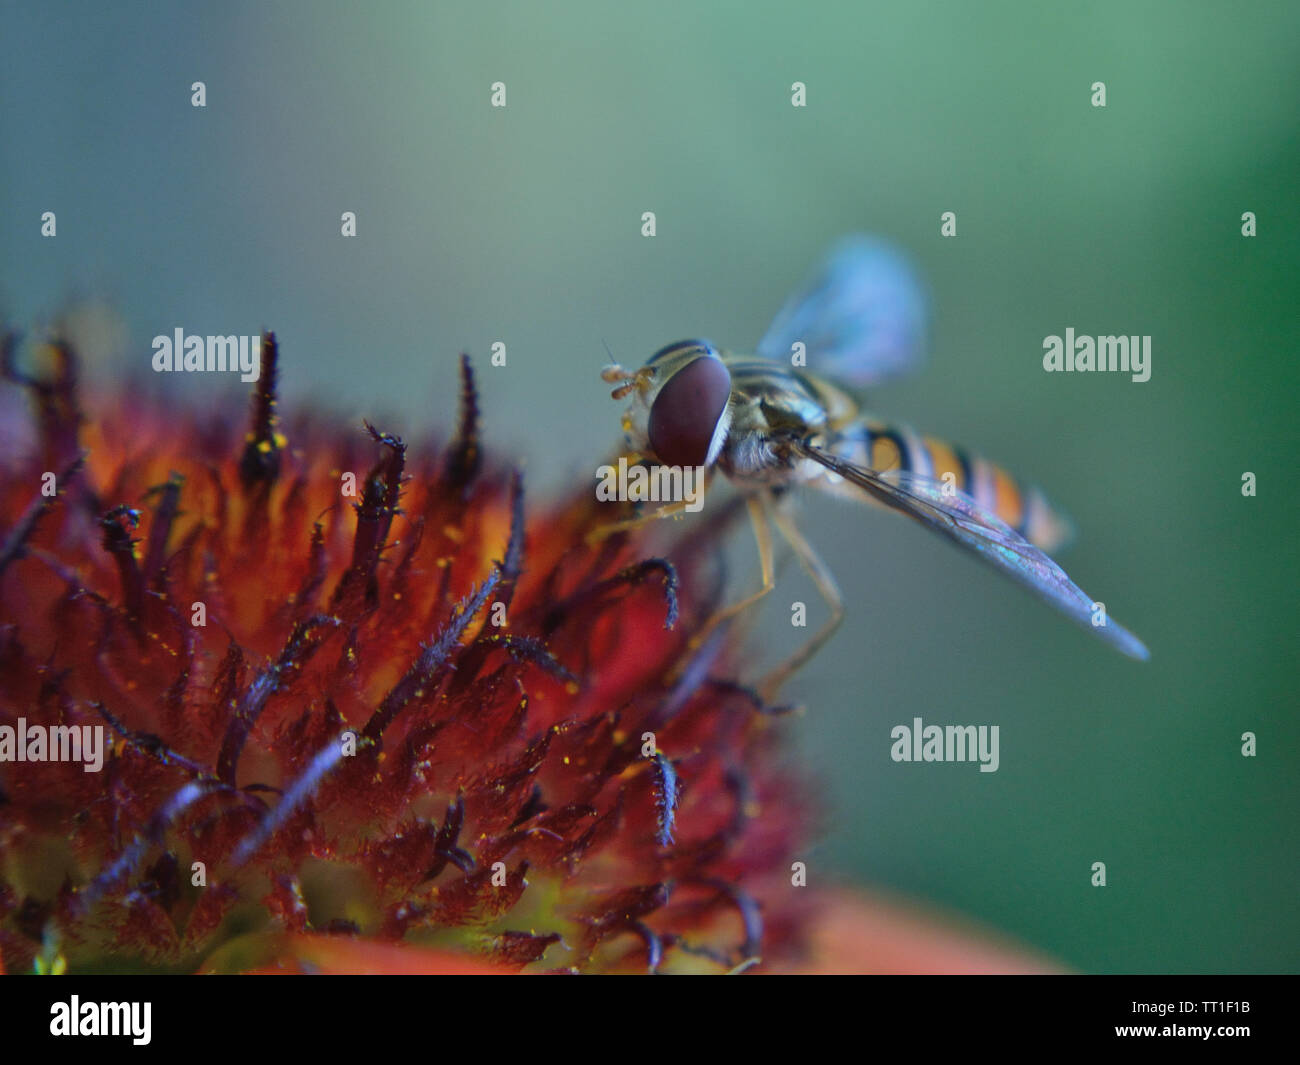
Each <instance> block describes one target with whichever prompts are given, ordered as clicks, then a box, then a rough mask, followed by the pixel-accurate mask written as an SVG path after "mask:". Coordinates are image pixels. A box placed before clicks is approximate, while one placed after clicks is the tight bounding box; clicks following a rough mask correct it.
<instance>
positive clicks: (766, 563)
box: [690, 492, 776, 649]
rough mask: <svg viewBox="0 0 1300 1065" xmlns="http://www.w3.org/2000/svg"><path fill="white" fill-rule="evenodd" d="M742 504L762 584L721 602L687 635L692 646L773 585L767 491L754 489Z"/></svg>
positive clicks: (757, 598)
mask: <svg viewBox="0 0 1300 1065" xmlns="http://www.w3.org/2000/svg"><path fill="white" fill-rule="evenodd" d="M745 505H746V506H747V507H748V508H749V521H750V524H751V525H753V526H754V541H755V542H756V543H757V544H758V565H759V568H760V569H761V570H762V574H763V586H762V587H761V588H759V590H758V591H756V592H755V593H754V594H753V595H748V596H746V597H745V598H744V599H742V600H740V601H739V602H737V603H732V604H731V605H730V606H725V607H723V608H722V609H721V610H718V611H716V612H715V613H714V615H713V616H712V617H711V618H709V620H708V621H706V622H705V623H704V625H703V627H702V628H701V629H700V631H699V632H697V633H696V634H695V635H694V636H693V637H692V638H691V642H690V647H691V648H692V649H694V648H696V647H699V646H700V645H701V644H703V643H704V641H705V640H707V639H708V638H709V636H710V635H712V633H713V630H714V629H716V628H717V627H718V626H719V625H721V624H722V623H723V622H724V621H727V620H729V619H730V618H734V617H735V616H736V615H737V614H739V613H741V612H742V611H744V610H746V609H747V608H749V607H751V606H753V605H754V604H755V603H757V602H758V601H759V600H760V599H762V598H763V596H765V595H767V593H768V592H770V591H771V590H772V589H773V588H775V587H776V567H775V566H774V565H773V557H774V556H773V553H772V530H771V529H769V528H768V525H767V518H768V514H769V513H770V512H771V510H772V508H771V507H770V506H769V505H768V495H767V493H766V492H758V493H755V494H753V495H750V496H747V497H746V499H745Z"/></svg>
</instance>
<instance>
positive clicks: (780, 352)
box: [758, 236, 926, 388]
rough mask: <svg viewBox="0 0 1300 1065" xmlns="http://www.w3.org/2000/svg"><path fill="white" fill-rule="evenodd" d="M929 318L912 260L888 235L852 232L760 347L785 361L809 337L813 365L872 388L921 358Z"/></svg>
mask: <svg viewBox="0 0 1300 1065" xmlns="http://www.w3.org/2000/svg"><path fill="white" fill-rule="evenodd" d="M925 319H926V300H925V295H924V293H923V291H922V288H921V284H920V281H919V280H918V278H917V275H916V273H915V271H914V270H913V269H912V266H911V264H910V263H909V262H908V261H907V260H906V259H905V258H904V257H903V256H902V255H901V254H900V253H899V252H898V251H896V250H895V249H894V248H892V247H891V246H890V245H888V244H886V243H884V242H883V241H880V240H876V239H873V238H871V237H865V236H852V237H847V238H845V239H844V240H842V241H841V242H840V243H839V244H837V245H836V246H835V247H834V248H832V249H831V252H830V254H829V255H828V256H827V257H826V259H825V261H824V262H823V263H822V264H821V266H820V267H819V268H818V270H817V272H816V273H815V274H814V275H813V276H812V277H811V278H810V279H809V280H808V282H807V284H806V285H805V286H804V287H803V288H802V289H799V290H798V291H796V292H795V294H794V295H793V296H791V297H790V299H789V300H788V301H787V302H786V305H785V306H784V307H783V308H781V313H780V314H778V315H777V316H776V318H775V320H774V321H773V322H772V324H771V326H769V327H768V330H767V332H766V333H765V334H764V335H763V339H762V340H760V341H759V342H758V354H759V355H761V356H763V357H764V358H769V359H778V360H781V361H785V360H787V359H789V358H790V354H791V351H792V346H793V345H794V344H795V343H796V342H802V343H803V344H804V347H805V350H806V352H807V358H808V369H810V370H812V371H813V372H815V373H819V374H822V375H824V376H827V377H836V378H839V379H840V380H843V381H846V382H848V383H849V384H852V385H856V386H857V387H859V388H866V387H868V386H871V385H875V384H877V383H879V382H880V381H883V380H885V379H887V378H890V377H895V376H898V375H899V374H902V373H906V372H907V371H909V370H911V369H913V368H914V367H915V366H917V365H918V364H919V363H920V361H921V352H922V346H923V344H924V341H925Z"/></svg>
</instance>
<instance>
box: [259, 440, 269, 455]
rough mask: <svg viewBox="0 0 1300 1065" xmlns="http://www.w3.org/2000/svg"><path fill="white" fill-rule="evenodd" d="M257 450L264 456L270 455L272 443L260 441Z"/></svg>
mask: <svg viewBox="0 0 1300 1065" xmlns="http://www.w3.org/2000/svg"><path fill="white" fill-rule="evenodd" d="M257 450H258V451H260V452H261V453H262V454H263V455H267V454H269V453H270V451H271V441H269V440H259V441H258V443H257Z"/></svg>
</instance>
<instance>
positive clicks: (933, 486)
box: [793, 440, 1151, 661]
mask: <svg viewBox="0 0 1300 1065" xmlns="http://www.w3.org/2000/svg"><path fill="white" fill-rule="evenodd" d="M793 447H794V450H795V451H796V452H797V453H798V454H800V455H802V456H803V457H805V458H808V459H811V460H812V461H813V462H816V463H819V464H820V465H822V466H824V467H825V468H826V469H828V470H830V471H831V472H832V473H835V474H838V475H839V476H840V477H842V478H844V480H845V481H848V482H849V483H850V484H853V485H856V486H857V487H859V488H861V489H862V490H863V491H864V492H866V493H867V494H868V495H870V496H871V497H872V499H874V500H875V501H876V502H878V503H881V504H883V505H884V506H886V507H889V508H890V509H891V510H896V511H898V512H900V513H902V514H906V515H907V516H908V517H909V518H914V519H916V520H917V521H919V522H920V523H921V524H922V525H925V526H927V527H928V528H930V529H933V530H934V531H935V532H937V533H939V534H941V535H943V536H946V537H947V538H948V539H949V540H951V541H953V542H954V543H955V544H957V545H958V546H959V547H961V548H964V549H965V550H967V551H969V552H971V553H972V554H975V555H977V556H979V557H980V558H982V559H983V560H984V561H985V562H987V563H989V565H991V566H993V568H994V569H997V570H1000V571H1001V572H1002V573H1004V574H1006V576H1008V577H1010V578H1011V579H1012V580H1015V581H1018V582H1019V583H1020V584H1023V585H1024V586H1025V587H1026V588H1028V589H1029V590H1030V591H1032V592H1034V593H1035V594H1036V595H1038V596H1039V597H1040V598H1042V599H1045V600H1047V602H1049V603H1051V604H1052V605H1053V606H1054V607H1056V608H1057V609H1058V610H1060V611H1061V612H1062V613H1064V614H1065V615H1066V616H1067V617H1069V618H1071V619H1073V620H1074V621H1076V622H1078V623H1079V624H1080V625H1082V626H1083V627H1084V628H1086V629H1087V630H1088V631H1089V632H1092V633H1094V634H1095V635H1097V636H1100V637H1101V638H1102V639H1103V640H1105V641H1106V642H1107V643H1109V644H1110V645H1111V646H1112V647H1114V648H1116V650H1119V651H1122V652H1123V653H1124V654H1126V655H1128V656H1129V657H1130V658H1136V659H1138V660H1139V661H1146V659H1148V658H1150V657H1151V652H1150V651H1148V650H1147V649H1146V647H1145V645H1143V643H1142V641H1141V640H1139V639H1138V638H1137V637H1136V636H1134V635H1133V634H1132V633H1131V632H1129V631H1128V630H1127V629H1125V628H1123V627H1122V626H1120V625H1117V624H1115V623H1114V622H1112V621H1111V620H1110V619H1109V618H1107V619H1106V623H1105V624H1104V625H1097V626H1094V625H1093V623H1092V615H1093V609H1092V603H1093V600H1092V598H1091V597H1090V596H1088V595H1086V594H1085V593H1084V591H1083V589H1082V588H1080V587H1079V586H1078V585H1077V584H1075V583H1074V582H1073V581H1072V580H1070V578H1069V577H1067V576H1066V575H1065V571H1064V570H1062V569H1061V567H1060V566H1058V565H1057V564H1056V563H1055V562H1053V561H1052V560H1051V559H1050V558H1048V557H1047V555H1045V554H1044V553H1043V552H1042V551H1040V550H1039V549H1038V548H1036V547H1034V546H1033V544H1031V543H1029V541H1027V540H1025V539H1024V537H1022V536H1020V535H1019V534H1018V533H1017V532H1016V531H1015V530H1014V529H1012V528H1011V526H1009V525H1007V524H1006V522H1004V521H1002V519H1001V518H998V517H995V516H994V515H993V514H991V513H990V512H989V511H987V510H985V509H984V508H983V507H981V506H979V505H978V504H977V503H976V502H975V500H973V499H972V498H971V497H970V496H968V495H966V494H965V493H964V492H959V491H956V490H955V489H954V488H952V487H949V486H946V485H944V484H943V483H942V482H940V481H936V480H933V479H932V478H929V477H925V476H921V475H918V474H915V473H910V472H907V471H903V470H890V471H888V472H884V473H877V472H876V471H874V470H868V469H865V468H864V467H861V466H857V465H855V464H853V463H850V462H846V461H845V460H843V459H841V458H838V457H837V456H835V455H832V454H831V453H830V452H828V451H823V450H822V449H821V448H818V447H815V446H813V445H812V444H809V443H806V442H804V441H798V440H796V441H794V442H793Z"/></svg>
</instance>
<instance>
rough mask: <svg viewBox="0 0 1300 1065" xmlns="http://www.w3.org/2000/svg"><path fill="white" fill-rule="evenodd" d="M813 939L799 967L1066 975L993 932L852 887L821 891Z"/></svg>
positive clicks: (829, 971) (813, 970) (825, 970)
mask: <svg viewBox="0 0 1300 1065" xmlns="http://www.w3.org/2000/svg"><path fill="white" fill-rule="evenodd" d="M812 901H813V904H814V905H816V906H817V907H818V914H817V916H816V917H815V918H814V920H813V922H812V929H811V944H810V948H809V952H808V956H807V958H806V959H805V960H804V961H803V963H801V964H798V965H795V966H793V967H789V968H787V969H786V970H785V971H788V972H797V973H822V974H834V973H871V974H879V973H899V974H904V973H906V974H935V973H945V974H973V973H1001V974H1005V973H1060V972H1064V971H1066V970H1065V969H1064V968H1063V967H1062V966H1060V965H1059V964H1057V963H1055V962H1053V961H1051V960H1049V959H1047V958H1045V957H1043V956H1041V955H1037V954H1034V953H1033V952H1031V951H1029V950H1028V949H1026V948H1024V947H1021V946H1018V945H1015V944H1012V943H1009V942H1006V941H999V940H998V939H997V938H995V937H994V935H993V934H992V933H989V932H987V931H984V930H980V929H977V928H973V927H971V926H969V925H965V924H964V923H962V922H959V921H957V920H956V919H955V918H952V917H949V916H946V915H943V916H941V915H937V914H935V913H932V912H928V911H925V910H922V909H920V908H919V907H916V906H914V905H912V904H910V903H903V902H898V901H892V900H885V899H883V898H880V897H878V896H873V895H868V894H865V893H861V892H851V891H828V892H824V893H822V894H820V895H818V896H816V897H815V898H814V899H813V900H812Z"/></svg>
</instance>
